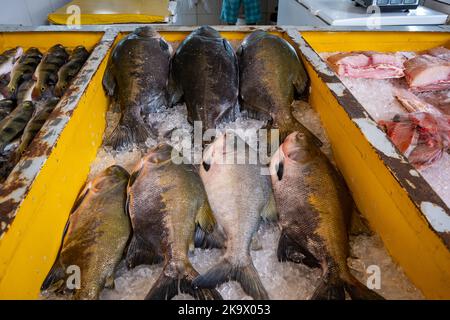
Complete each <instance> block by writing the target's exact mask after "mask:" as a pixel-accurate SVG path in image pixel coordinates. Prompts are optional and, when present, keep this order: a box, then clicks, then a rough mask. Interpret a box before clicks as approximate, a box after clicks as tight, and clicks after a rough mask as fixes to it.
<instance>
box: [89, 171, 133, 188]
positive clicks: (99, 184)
mask: <svg viewBox="0 0 450 320" xmlns="http://www.w3.org/2000/svg"><path fill="white" fill-rule="evenodd" d="M129 178H130V175H129V173H128V172H127V171H126V170H125V169H124V168H122V167H121V166H118V165H113V166H111V167H108V168H106V169H105V170H104V171H103V172H101V173H100V174H99V175H98V176H96V177H95V178H94V180H93V181H92V182H91V184H92V185H91V188H92V189H93V190H95V191H97V192H99V191H107V190H111V189H114V188H115V187H116V186H117V185H122V184H127V183H128V179H129Z"/></svg>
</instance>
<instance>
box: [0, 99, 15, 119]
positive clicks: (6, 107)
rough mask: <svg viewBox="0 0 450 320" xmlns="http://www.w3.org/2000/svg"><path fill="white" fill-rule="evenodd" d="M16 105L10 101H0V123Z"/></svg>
mask: <svg viewBox="0 0 450 320" xmlns="http://www.w3.org/2000/svg"><path fill="white" fill-rule="evenodd" d="M15 106H16V104H15V103H14V101H13V100H10V99H4V100H0V121H2V120H3V119H5V118H6V117H7V116H8V115H9V114H10V113H11V111H12V110H13V109H14V107H15Z"/></svg>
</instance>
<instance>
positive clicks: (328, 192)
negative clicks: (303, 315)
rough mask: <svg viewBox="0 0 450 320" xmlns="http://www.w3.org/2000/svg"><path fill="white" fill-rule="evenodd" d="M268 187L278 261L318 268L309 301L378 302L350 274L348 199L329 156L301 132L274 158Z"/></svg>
mask: <svg viewBox="0 0 450 320" xmlns="http://www.w3.org/2000/svg"><path fill="white" fill-rule="evenodd" d="M270 169H271V170H270V171H271V175H272V185H273V189H274V194H275V200H276V204H277V209H278V213H279V224H280V226H281V229H282V233H281V237H280V241H279V245H278V252H277V255H278V259H279V260H280V261H286V260H290V261H294V262H302V263H304V264H305V265H308V266H310V267H320V268H322V272H323V274H322V278H321V280H320V283H319V285H318V286H317V288H316V290H315V292H314V294H313V296H312V299H345V292H346V291H347V292H348V293H349V295H350V296H351V298H352V299H382V297H381V296H380V295H378V294H377V293H376V292H374V291H372V290H369V289H368V288H367V287H366V286H364V285H363V284H362V283H360V282H359V281H358V280H357V279H356V278H355V277H354V276H353V275H352V274H351V273H350V271H349V269H348V266H347V257H348V251H349V246H348V231H347V230H348V228H349V224H350V219H351V214H352V210H353V206H354V204H353V200H352V197H351V196H350V193H349V191H348V189H347V186H346V184H345V181H344V179H343V178H342V177H341V176H340V175H339V173H338V172H337V171H336V169H335V168H334V167H333V165H332V164H331V163H330V161H329V160H328V158H327V157H326V156H325V155H324V154H323V153H322V152H321V150H320V149H319V148H318V147H317V146H316V145H315V144H314V143H313V142H312V139H311V137H310V136H309V135H307V134H305V133H301V132H294V133H292V134H290V135H289V136H288V137H287V138H286V140H285V141H284V142H283V144H282V145H281V146H280V148H279V149H278V151H277V152H276V153H275V155H274V156H273V159H272V161H271V167H270Z"/></svg>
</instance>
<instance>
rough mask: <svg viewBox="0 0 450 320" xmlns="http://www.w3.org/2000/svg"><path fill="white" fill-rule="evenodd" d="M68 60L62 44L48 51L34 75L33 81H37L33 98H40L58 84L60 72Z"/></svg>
mask: <svg viewBox="0 0 450 320" xmlns="http://www.w3.org/2000/svg"><path fill="white" fill-rule="evenodd" d="M68 58H69V54H68V53H67V51H66V49H65V48H64V46H62V45H61V44H57V45H54V46H53V47H51V48H50V49H49V50H48V51H47V53H46V54H45V56H44V57H43V58H42V61H41V63H39V65H38V67H37V68H36V71H35V72H34V75H33V79H34V80H36V85H35V86H34V88H33V92H32V96H33V98H35V99H38V98H40V97H41V95H42V94H43V93H44V92H45V91H46V90H47V89H48V87H49V85H55V84H56V83H57V82H58V71H59V69H60V68H61V67H62V66H63V65H64V64H65V63H66V61H67V59H68Z"/></svg>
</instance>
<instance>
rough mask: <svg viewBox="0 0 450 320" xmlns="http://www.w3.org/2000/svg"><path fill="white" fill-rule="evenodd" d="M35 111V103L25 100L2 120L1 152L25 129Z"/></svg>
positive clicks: (0, 132)
mask: <svg viewBox="0 0 450 320" xmlns="http://www.w3.org/2000/svg"><path fill="white" fill-rule="evenodd" d="M33 112H34V105H33V103H32V102H31V101H25V102H23V103H22V104H20V105H18V106H17V107H16V108H15V109H14V110H13V111H12V112H11V113H10V114H9V115H8V116H7V117H6V118H5V119H3V120H2V121H1V122H0V152H2V151H3V149H4V148H5V147H6V145H7V144H8V143H10V142H11V141H13V140H14V138H16V137H17V136H18V135H19V134H20V133H21V132H22V131H23V129H25V126H26V125H27V123H28V121H30V119H31V117H32V115H33Z"/></svg>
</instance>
